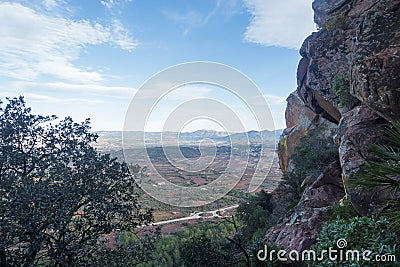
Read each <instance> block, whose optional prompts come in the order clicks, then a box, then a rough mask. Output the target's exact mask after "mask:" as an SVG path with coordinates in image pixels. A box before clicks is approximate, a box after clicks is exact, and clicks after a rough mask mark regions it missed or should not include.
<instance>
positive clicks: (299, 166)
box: [283, 129, 338, 203]
mask: <svg viewBox="0 0 400 267" xmlns="http://www.w3.org/2000/svg"><path fill="white" fill-rule="evenodd" d="M322 130H323V129H317V130H313V131H310V132H309V133H308V134H306V135H305V136H303V137H302V138H301V139H300V144H299V145H298V146H297V147H296V149H295V152H294V154H293V155H292V157H291V158H290V160H291V162H292V164H293V165H294V169H293V170H291V171H288V172H286V173H285V174H284V176H283V184H285V185H286V189H285V190H286V192H284V193H286V194H287V195H292V198H291V199H289V203H293V202H295V200H297V199H300V196H301V195H302V193H303V190H304V187H302V186H301V185H302V183H303V181H304V179H306V178H308V179H309V181H308V183H312V182H314V181H315V180H316V179H317V178H318V176H319V175H320V174H321V172H322V171H323V170H324V169H325V168H326V167H327V166H328V165H329V164H330V163H332V162H333V161H334V160H336V159H337V158H338V149H337V146H336V145H335V144H334V143H333V138H331V137H328V138H326V137H325V136H324V135H323V134H322Z"/></svg>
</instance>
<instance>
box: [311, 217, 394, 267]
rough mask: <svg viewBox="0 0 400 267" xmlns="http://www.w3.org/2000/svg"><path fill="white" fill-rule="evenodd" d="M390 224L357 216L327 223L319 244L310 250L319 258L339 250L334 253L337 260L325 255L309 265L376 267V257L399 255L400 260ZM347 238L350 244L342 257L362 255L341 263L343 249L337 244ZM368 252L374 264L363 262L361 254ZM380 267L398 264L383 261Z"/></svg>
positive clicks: (344, 247) (344, 248)
mask: <svg viewBox="0 0 400 267" xmlns="http://www.w3.org/2000/svg"><path fill="white" fill-rule="evenodd" d="M388 226H389V223H388V221H387V220H386V218H384V217H381V218H376V217H372V218H369V217H354V218H351V219H337V220H335V221H332V222H328V223H326V224H325V225H324V226H323V228H322V230H321V232H320V234H319V236H318V238H317V240H318V243H317V244H316V245H314V246H313V247H312V248H311V249H313V250H314V251H316V255H317V256H319V255H321V253H322V251H323V250H327V251H328V250H329V248H331V249H337V250H338V252H337V253H334V254H336V255H337V257H338V260H337V261H330V260H329V258H328V255H327V254H325V258H324V259H322V260H319V261H318V262H309V266H377V265H376V262H373V259H375V256H376V255H389V254H390V255H396V253H397V255H396V258H398V257H399V256H400V255H399V253H398V251H396V236H395V234H394V233H393V232H391V231H388V230H389V228H388ZM340 239H344V240H345V241H346V242H347V245H345V246H342V248H343V252H342V253H343V254H342V255H346V251H349V250H357V251H359V253H360V260H359V261H356V260H352V258H351V257H349V259H348V260H347V261H346V257H345V256H343V257H342V260H341V261H340V260H339V259H340V256H339V255H340V252H339V251H340V249H339V248H340V247H338V245H337V241H338V240H340ZM365 250H370V251H372V253H371V254H370V255H369V256H368V257H369V258H370V259H371V262H369V261H365V260H364V259H363V256H362V253H363V251H365ZM379 266H398V262H386V265H384V263H383V262H381V263H380V264H379Z"/></svg>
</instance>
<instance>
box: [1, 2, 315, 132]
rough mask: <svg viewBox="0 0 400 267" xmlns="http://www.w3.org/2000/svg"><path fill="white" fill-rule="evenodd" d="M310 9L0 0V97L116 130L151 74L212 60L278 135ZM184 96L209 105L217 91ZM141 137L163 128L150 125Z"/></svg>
mask: <svg viewBox="0 0 400 267" xmlns="http://www.w3.org/2000/svg"><path fill="white" fill-rule="evenodd" d="M311 2H312V1H311V0H296V1H293V0H280V1H275V0H187V1H182V0H180V1H178V0H169V1H165V0H164V1H162V0H84V1H83V0H71V1H68V0H19V1H0V36H1V39H2V41H1V42H0V97H1V98H2V99H4V98H5V97H12V96H18V95H24V96H25V97H26V100H27V102H28V105H30V106H31V107H32V108H33V112H35V113H41V114H55V115H57V116H59V117H64V116H72V117H73V118H74V120H76V121H82V120H83V119H85V118H87V117H90V118H91V119H92V127H93V129H94V130H122V128H123V123H124V118H125V113H126V111H127V108H128V105H129V103H130V101H131V99H132V97H133V96H134V94H135V92H136V90H137V89H138V88H140V86H141V84H143V83H144V82H145V81H146V80H147V79H149V78H150V77H151V76H152V75H154V74H156V73H157V72H159V71H161V70H163V69H165V68H168V67H170V66H172V65H176V64H181V63H184V62H190V61H212V62H218V63H222V64H226V65H228V66H231V67H233V68H236V69H237V70H239V71H241V72H242V73H244V74H245V75H247V76H248V77H249V78H250V79H251V80H253V81H254V82H255V84H256V85H257V86H258V87H259V88H260V90H261V91H262V93H263V95H264V96H265V97H266V99H267V101H268V103H269V105H270V108H271V110H272V114H273V117H274V120H275V126H276V128H284V109H285V104H286V102H285V99H286V97H287V96H288V94H289V93H290V92H291V91H293V90H294V89H295V87H296V80H295V77H296V75H295V72H296V68H297V64H298V60H299V59H300V56H299V54H298V48H299V47H300V45H301V43H302V40H303V39H304V38H305V37H307V36H308V35H309V34H310V33H311V32H312V31H313V30H315V25H314V23H313V19H312V16H313V15H312V11H311ZM190 90H192V91H187V92H189V95H190V96H191V97H204V98H207V97H209V96H211V95H213V94H215V92H213V90H217V89H212V88H211V89H210V88H198V87H192V88H191V89H190ZM176 93H179V92H176ZM185 94H186V93H185ZM225 99H226V101H230V100H228V99H229V97H228V98H225ZM175 100H176V99H175ZM181 100H182V99H181ZM163 104H164V105H166V106H168V104H169V105H170V106H173V105H176V102H171V103H168V99H167V100H166V101H164V102H163ZM203 127H204V128H213V126H212V125H211V126H210V125H209V124H206V123H205V124H202V123H199V122H198V123H197V124H196V125H193V127H192V128H190V127H189V128H187V130H196V129H198V128H203ZM250 128H256V127H255V126H254V127H252V126H250ZM148 130H152V131H158V130H161V128H160V126H159V125H157V124H156V123H153V125H152V126H151V127H149V129H148ZM248 130H250V129H248Z"/></svg>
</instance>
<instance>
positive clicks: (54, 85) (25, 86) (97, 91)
mask: <svg viewBox="0 0 400 267" xmlns="http://www.w3.org/2000/svg"><path fill="white" fill-rule="evenodd" d="M9 87H10V88H11V89H14V91H18V92H19V93H20V94H22V95H26V94H29V92H31V91H38V90H40V91H41V92H45V91H48V92H58V93H60V92H62V93H64V94H66V93H74V94H82V93H86V94H92V95H97V96H106V97H113V98H125V99H130V98H132V97H133V96H134V94H135V93H136V91H137V90H136V89H134V88H132V87H124V86H104V85H96V84H71V83H64V82H49V83H44V82H25V81H24V82H22V81H21V82H14V83H13V84H11V85H9ZM42 94H44V93H42Z"/></svg>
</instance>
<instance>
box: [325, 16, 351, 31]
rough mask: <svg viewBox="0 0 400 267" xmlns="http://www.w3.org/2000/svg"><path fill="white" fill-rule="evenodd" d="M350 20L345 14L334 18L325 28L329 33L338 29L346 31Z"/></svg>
mask: <svg viewBox="0 0 400 267" xmlns="http://www.w3.org/2000/svg"><path fill="white" fill-rule="evenodd" d="M347 20H348V18H347V17H346V15H344V14H339V15H337V16H334V17H332V18H331V19H330V20H329V21H328V22H327V23H326V24H325V28H326V29H327V30H328V31H332V30H336V29H344V27H345V26H346V22H347Z"/></svg>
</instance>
